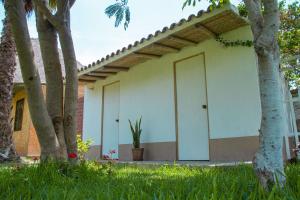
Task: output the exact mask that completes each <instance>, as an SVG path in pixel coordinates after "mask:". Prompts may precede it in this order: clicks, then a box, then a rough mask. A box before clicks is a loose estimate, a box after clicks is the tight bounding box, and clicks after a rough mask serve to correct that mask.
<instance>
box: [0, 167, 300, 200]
mask: <svg viewBox="0 0 300 200" xmlns="http://www.w3.org/2000/svg"><path fill="white" fill-rule="evenodd" d="M112 168H113V170H114V172H113V173H111V174H108V173H107V171H106V170H107V169H106V166H105V165H103V164H99V163H95V162H92V163H89V162H86V163H84V164H80V165H68V164H67V163H63V164H51V163H49V164H45V165H28V166H15V167H0V191H1V192H0V199H11V200H14V199H44V200H47V199H51V200H52V199H66V200H68V199H70V200H76V199H149V200H152V199H157V200H158V199H161V200H164V199H190V200H192V199H204V200H217V199H223V200H227V199H234V200H235V199H241V200H256V199H257V200H267V199H268V200H273V199H274V200H281V199H286V200H298V199H300V178H299V174H300V166H299V165H290V166H288V167H286V170H285V172H286V175H287V185H286V187H285V188H283V189H280V188H278V187H276V186H275V187H274V188H273V189H272V190H271V191H270V192H266V191H264V189H263V188H262V187H261V186H260V185H259V183H258V180H257V178H256V176H255V174H254V171H253V168H252V166H250V165H242V166H236V167H213V168H211V167H210V168H198V167H193V168H189V167H180V166H167V165H165V166H160V167H152V168H151V167H147V168H142V167H135V166H128V165H114V166H112Z"/></svg>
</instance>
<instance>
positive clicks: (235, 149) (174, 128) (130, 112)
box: [79, 5, 261, 161]
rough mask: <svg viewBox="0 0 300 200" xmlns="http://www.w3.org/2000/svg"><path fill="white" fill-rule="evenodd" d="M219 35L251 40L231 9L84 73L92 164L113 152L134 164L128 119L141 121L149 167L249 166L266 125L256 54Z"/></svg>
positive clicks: (185, 24) (184, 23)
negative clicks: (186, 163)
mask: <svg viewBox="0 0 300 200" xmlns="http://www.w3.org/2000/svg"><path fill="white" fill-rule="evenodd" d="M217 35H221V36H222V38H224V39H226V40H233V41H235V40H252V33H251V29H250V26H249V24H248V22H247V20H246V19H245V18H242V17H241V16H239V14H238V13H237V10H236V8H234V7H233V6H231V5H228V6H226V7H223V8H219V9H216V10H213V11H211V12H210V11H207V12H203V11H200V12H199V13H198V15H197V16H190V17H189V19H188V20H181V21H180V22H179V23H177V24H172V25H171V26H170V27H169V28H168V27H165V28H164V29H163V30H162V31H157V32H156V33H155V34H154V35H149V36H148V37H147V38H143V39H142V40H141V41H138V42H135V43H134V44H133V45H129V46H128V47H127V48H123V49H122V50H118V51H117V52H116V53H112V54H111V55H109V56H107V57H106V58H103V59H102V60H101V61H97V62H96V63H93V64H92V65H89V66H88V67H86V68H85V69H82V70H81V71H80V72H79V80H80V81H83V82H86V83H87V84H86V87H85V104H84V122H83V123H84V124H83V137H84V139H85V140H86V139H92V140H93V142H94V143H93V146H92V148H91V150H90V152H89V157H90V158H99V157H100V156H101V155H104V154H107V153H108V151H109V150H111V149H115V150H117V152H118V154H117V155H116V157H118V158H119V159H120V160H131V148H132V136H131V132H130V128H129V123H128V119H131V120H135V119H138V118H139V117H141V116H142V129H143V131H142V137H141V143H142V146H143V147H144V148H145V152H144V159H145V160H210V161H240V160H252V158H253V155H254V153H255V151H256V150H257V148H258V144H259V139H258V129H259V127H260V121H261V105H260V97H259V85H258V72H257V62H256V55H255V52H254V49H253V47H244V46H238V47H229V48H225V47H224V46H223V45H222V44H221V43H220V42H218V41H216V39H215V37H216V36H217Z"/></svg>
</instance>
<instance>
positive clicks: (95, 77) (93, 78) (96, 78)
mask: <svg viewBox="0 0 300 200" xmlns="http://www.w3.org/2000/svg"><path fill="white" fill-rule="evenodd" d="M79 78H80V79H84V80H90V81H97V80H103V79H105V77H101V76H93V75H88V74H84V75H82V76H80V77H79Z"/></svg>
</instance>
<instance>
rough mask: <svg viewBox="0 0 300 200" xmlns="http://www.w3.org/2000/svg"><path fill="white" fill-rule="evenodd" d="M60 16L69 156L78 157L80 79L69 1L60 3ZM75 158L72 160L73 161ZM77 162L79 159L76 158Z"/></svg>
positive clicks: (59, 28) (65, 122) (65, 124)
mask: <svg viewBox="0 0 300 200" xmlns="http://www.w3.org/2000/svg"><path fill="white" fill-rule="evenodd" d="M58 12H59V14H60V18H59V19H60V23H59V24H60V26H59V27H58V28H57V30H58V33H59V40H60V45H61V48H62V52H63V56H64V63H65V71H66V84H65V100H64V131H65V139H66V144H67V151H68V154H73V153H75V154H76V155H77V137H76V136H77V133H76V130H77V127H76V126H77V112H76V111H77V100H78V78H77V60H76V55H75V50H74V44H73V39H72V34H71V28H70V23H71V20H70V5H69V1H68V0H64V1H60V2H58ZM72 159H74V158H70V160H72ZM75 160H77V158H75Z"/></svg>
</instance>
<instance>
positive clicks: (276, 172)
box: [244, 0, 286, 189]
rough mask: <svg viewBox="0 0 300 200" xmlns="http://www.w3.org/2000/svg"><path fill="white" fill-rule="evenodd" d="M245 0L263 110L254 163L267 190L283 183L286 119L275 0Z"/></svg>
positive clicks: (277, 13)
mask: <svg viewBox="0 0 300 200" xmlns="http://www.w3.org/2000/svg"><path fill="white" fill-rule="evenodd" d="M244 2H245V5H246V8H247V10H248V15H249V20H250V22H251V29H252V33H253V36H254V48H255V52H256V54H257V58H258V71H259V84H260V98H261V110H262V119H261V127H260V130H259V132H260V134H259V141H260V144H259V150H258V152H257V153H256V155H255V157H254V160H253V165H254V169H255V171H256V174H257V176H258V178H259V180H260V182H261V184H262V186H263V187H264V188H265V189H270V187H272V186H273V185H274V184H275V183H278V184H279V185H281V186H283V185H284V184H285V175H284V167H283V158H282V144H283V135H284V131H285V128H284V127H285V124H284V123H286V120H284V119H283V115H284V113H283V111H284V107H283V106H284V104H283V98H282V97H283V96H282V95H283V93H282V89H281V81H280V74H279V63H280V54H279V48H278V41H277V32H278V29H279V23H280V21H279V9H278V1H277V0H262V1H259V0H244ZM262 5H263V7H264V10H263V11H262Z"/></svg>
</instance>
